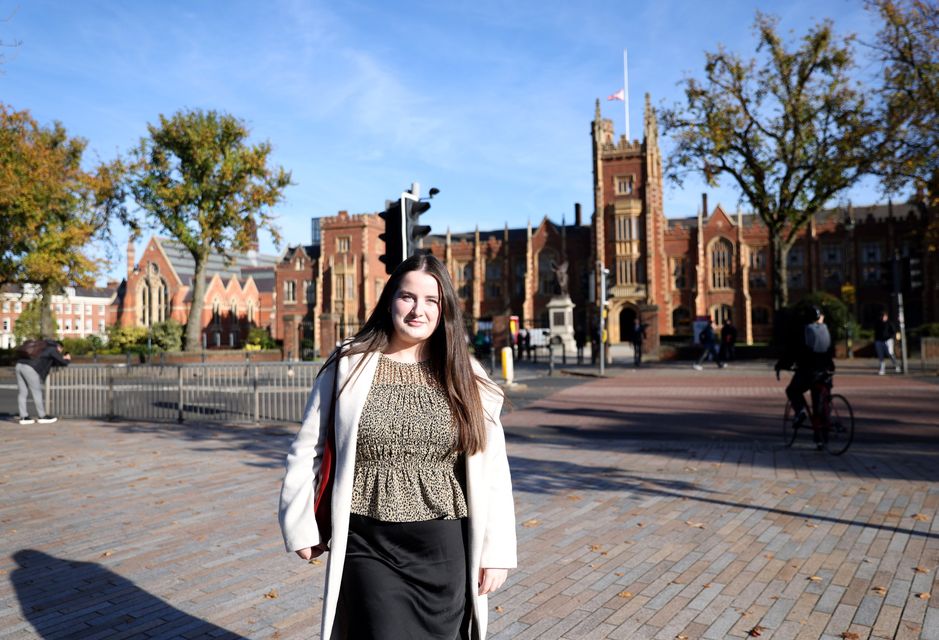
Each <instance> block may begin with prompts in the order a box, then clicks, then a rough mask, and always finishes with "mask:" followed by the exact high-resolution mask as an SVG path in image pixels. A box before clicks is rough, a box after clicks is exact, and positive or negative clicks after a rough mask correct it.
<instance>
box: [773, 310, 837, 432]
mask: <svg viewBox="0 0 939 640" xmlns="http://www.w3.org/2000/svg"><path fill="white" fill-rule="evenodd" d="M810 314H811V315H810V320H812V321H811V322H809V323H808V324H807V325H806V326H805V331H804V332H803V339H802V341H801V343H796V344H793V345H789V346H788V347H787V349H786V353H785V354H784V355H783V357H782V358H780V359H779V361H778V362H777V363H776V378H777V379H779V372H780V371H781V370H783V369H787V370H788V369H791V368H792V367H793V365H795V368H796V371H795V373H794V374H793V376H792V380H790V381H789V385H788V386H787V387H786V397H787V398H789V402H790V403H791V404H792V410H793V412H794V414H795V417H794V420H793V424H794V426H795V427H799V426H801V425H802V424H803V423H805V421H806V420H807V419H808V413H807V412H806V408H805V398H804V394H805V392H806V391H808V390H810V389H811V391H812V410H813V413H814V414H816V415H818V413H819V392H818V391H819V388H818V385H817V384H816V383H819V382H824V383H825V384H828V385H829V386H831V380H832V376H833V375H834V372H835V360H834V356H835V344H834V342H833V341H832V339H831V333H829V331H828V326H827V325H826V324H825V314H824V313H823V311H822V310H821V308H819V307H812V308H811V310H810ZM813 435H814V438H815V444H816V446H818V447H819V448H821V447H822V445H823V443H822V441H821V433H820V432H819V431H818V430H814V429H813Z"/></svg>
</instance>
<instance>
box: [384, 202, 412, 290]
mask: <svg viewBox="0 0 939 640" xmlns="http://www.w3.org/2000/svg"><path fill="white" fill-rule="evenodd" d="M378 216H379V217H380V218H382V219H383V220H384V221H385V232H384V233H382V234H379V235H378V237H379V238H381V239H382V240H384V241H385V253H383V254H382V255H381V256H380V257H379V258H378V259H379V260H381V261H382V262H384V263H385V273H387V274H388V275H391V274H392V273H394V270H395V269H396V268H397V266H398V265H399V264H401V263H402V262H404V259H405V258H406V257H407V254H406V252H405V248H406V243H405V240H404V238H405V228H404V216H403V211H402V201H401V200H395V201H391V200H386V201H385V210H384V211H382V212H381V213H379V214H378Z"/></svg>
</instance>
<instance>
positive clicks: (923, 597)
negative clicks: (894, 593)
mask: <svg viewBox="0 0 939 640" xmlns="http://www.w3.org/2000/svg"><path fill="white" fill-rule="evenodd" d="M916 597H917V598H919V599H920V600H929V594H928V593H917V594H916Z"/></svg>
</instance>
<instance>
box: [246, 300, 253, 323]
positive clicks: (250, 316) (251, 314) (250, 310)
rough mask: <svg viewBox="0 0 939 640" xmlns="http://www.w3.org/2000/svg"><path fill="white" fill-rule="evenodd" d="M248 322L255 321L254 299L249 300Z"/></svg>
mask: <svg viewBox="0 0 939 640" xmlns="http://www.w3.org/2000/svg"><path fill="white" fill-rule="evenodd" d="M247 320H248V322H254V300H248V317H247Z"/></svg>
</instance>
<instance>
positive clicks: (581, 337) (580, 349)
mask: <svg viewBox="0 0 939 640" xmlns="http://www.w3.org/2000/svg"><path fill="white" fill-rule="evenodd" d="M586 344H587V332H586V331H584V328H583V327H580V328H578V329H577V330H576V331H575V332H574V345H575V346H576V347H577V364H583V363H584V346H586Z"/></svg>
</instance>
